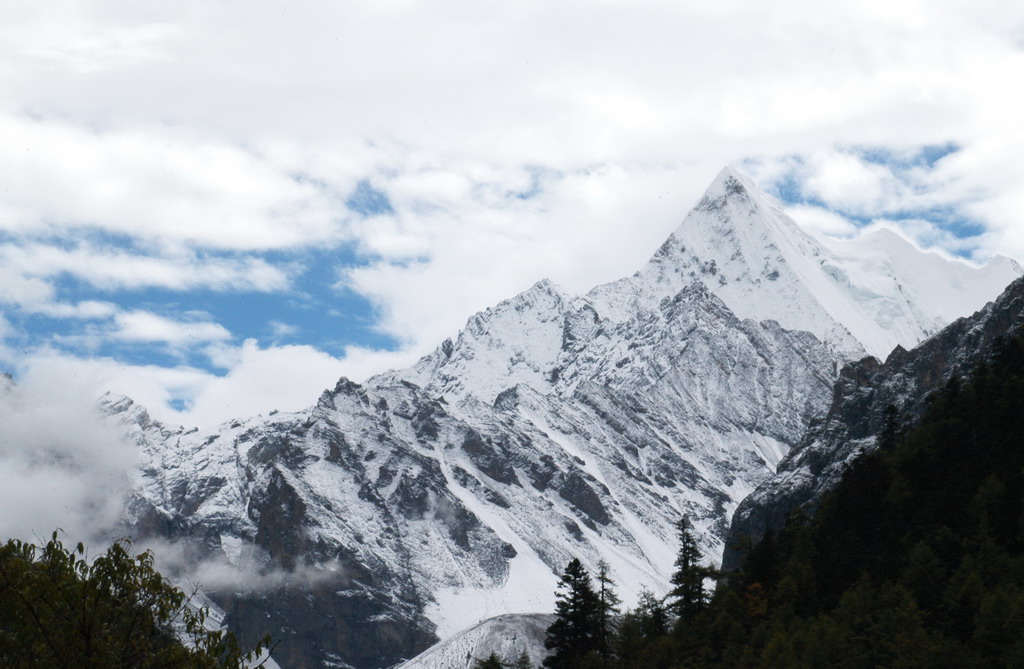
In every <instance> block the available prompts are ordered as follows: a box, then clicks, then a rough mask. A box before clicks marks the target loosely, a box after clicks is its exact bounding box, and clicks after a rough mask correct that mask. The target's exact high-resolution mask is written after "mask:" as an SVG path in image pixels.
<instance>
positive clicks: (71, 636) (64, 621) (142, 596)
mask: <svg viewBox="0 0 1024 669" xmlns="http://www.w3.org/2000/svg"><path fill="white" fill-rule="evenodd" d="M206 617H207V611H206V610H205V609H197V608H194V607H191V606H190V605H189V602H188V599H187V598H186V596H185V594H184V593H182V592H181V591H180V590H178V589H177V588H175V587H173V586H172V585H171V584H169V583H168V582H167V581H166V580H164V578H163V577H162V576H161V575H160V574H159V573H158V572H157V571H156V570H155V569H154V568H153V554H152V553H150V552H149V551H146V552H144V553H142V554H140V555H137V556H132V555H131V553H130V551H129V544H128V542H127V541H126V540H122V541H118V542H116V543H114V544H113V545H112V546H111V547H110V548H109V549H108V550H107V551H106V552H105V553H104V554H102V555H100V556H99V557H97V558H96V559H94V560H92V561H89V560H87V559H86V557H85V548H84V546H82V544H78V546H77V547H75V549H73V550H71V549H68V548H66V547H65V546H64V545H63V544H62V543H61V542H60V541H59V540H58V539H57V533H56V532H54V533H53V536H52V537H51V539H50V541H49V542H47V544H46V545H45V546H43V547H41V548H40V547H37V546H35V545H33V544H28V543H24V542H21V541H18V540H10V541H8V542H7V543H6V544H5V545H3V546H0V666H3V667H5V668H7V669H35V668H39V669H52V668H55V667H56V668H62V667H75V668H76V669H112V668H120V667H125V668H127V667H131V668H133V669H157V668H160V669H178V668H182V669H184V668H188V669H193V668H194V669H215V668H216V669H226V668H232V669H237V668H239V667H243V666H246V665H245V662H246V661H253V660H255V659H256V658H257V657H258V656H259V654H260V651H262V650H263V649H264V647H265V645H266V643H267V642H268V640H266V639H265V640H264V641H263V642H262V643H261V644H260V646H259V647H257V648H256V649H254V650H253V651H252V652H250V653H243V652H242V651H241V649H240V648H239V646H238V642H237V640H236V639H235V637H234V635H233V634H231V633H229V632H225V631H221V630H207V629H206V628H205V626H204V624H205V622H206ZM182 640H184V643H183V641H182Z"/></svg>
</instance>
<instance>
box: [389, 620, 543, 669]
mask: <svg viewBox="0 0 1024 669" xmlns="http://www.w3.org/2000/svg"><path fill="white" fill-rule="evenodd" d="M554 619H555V617H554V616H553V615H545V614H536V613H535V614H507V615H503V616H496V617H494V618H488V619H487V620H484V621H483V622H480V623H477V624H476V625H473V626H471V627H469V628H468V629H465V630H463V631H461V632H459V633H458V634H456V635H454V636H452V637H450V638H448V639H445V640H444V641H441V642H440V643H438V644H436V645H434V646H431V647H430V648H428V649H427V650H425V651H423V652H422V653H420V654H419V655H417V656H416V657H415V658H413V659H411V660H409V661H408V662H405V663H403V664H401V665H399V666H398V667H397V668H396V669H472V667H473V666H474V665H475V664H476V661H477V660H482V659H486V658H487V657H489V656H490V655H491V654H492V653H493V654H494V655H496V656H497V657H498V659H499V660H501V661H502V662H506V663H509V664H511V663H513V662H515V661H516V660H518V659H519V658H521V657H522V655H523V653H525V654H526V657H527V659H529V661H530V664H531V665H532V666H534V667H540V665H541V663H542V662H543V661H544V658H545V657H546V656H547V651H545V650H544V638H545V636H546V634H547V628H548V627H549V626H550V625H551V623H552V622H554Z"/></svg>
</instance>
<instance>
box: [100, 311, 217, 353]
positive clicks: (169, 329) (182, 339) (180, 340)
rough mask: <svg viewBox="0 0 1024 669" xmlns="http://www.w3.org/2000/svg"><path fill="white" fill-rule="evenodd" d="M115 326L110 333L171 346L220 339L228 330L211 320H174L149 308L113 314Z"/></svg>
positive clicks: (125, 338) (129, 338)
mask: <svg viewBox="0 0 1024 669" xmlns="http://www.w3.org/2000/svg"><path fill="white" fill-rule="evenodd" d="M114 323H115V325H116V328H115V329H114V331H113V332H112V333H110V336H111V337H113V338H114V339H119V340H121V341H129V342H161V343H167V344H171V345H174V346H186V345H187V346H197V345H200V344H203V343H205V342H211V341H213V342H216V341H223V340H226V339H230V338H231V333H230V332H229V331H228V330H227V328H225V327H224V326H223V325H220V324H219V323H212V322H210V321H203V320H193V321H176V320H172V319H170V318H165V317H163V316H160V315H158V314H154V313H151V312H148V311H128V312H123V313H119V314H117V315H115V316H114Z"/></svg>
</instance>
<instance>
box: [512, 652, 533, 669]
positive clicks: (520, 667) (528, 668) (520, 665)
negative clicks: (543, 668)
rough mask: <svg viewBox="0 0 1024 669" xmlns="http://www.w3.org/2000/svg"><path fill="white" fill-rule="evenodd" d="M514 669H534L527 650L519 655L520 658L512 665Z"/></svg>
mask: <svg viewBox="0 0 1024 669" xmlns="http://www.w3.org/2000/svg"><path fill="white" fill-rule="evenodd" d="M512 669H533V662H531V661H530V655H529V654H528V653H527V652H526V651H525V650H524V651H523V652H522V653H519V657H518V658H517V659H516V661H515V662H513V663H512Z"/></svg>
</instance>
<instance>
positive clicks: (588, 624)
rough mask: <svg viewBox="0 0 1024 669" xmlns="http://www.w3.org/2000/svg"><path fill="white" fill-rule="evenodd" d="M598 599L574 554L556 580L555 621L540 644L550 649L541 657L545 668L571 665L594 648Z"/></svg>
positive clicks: (598, 632) (598, 623) (597, 618)
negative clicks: (558, 579)
mask: <svg viewBox="0 0 1024 669" xmlns="http://www.w3.org/2000/svg"><path fill="white" fill-rule="evenodd" d="M599 608H600V600H599V599H598V596H597V594H596V593H595V592H594V587H593V584H592V583H591V581H590V574H589V573H588V572H587V570H586V569H585V568H584V567H583V564H582V563H581V562H580V561H579V559H577V558H573V559H572V560H570V561H569V564H568V565H566V567H565V573H563V574H562V577H561V579H560V581H559V583H558V594H557V597H556V601H555V622H553V623H551V626H550V627H548V630H547V638H546V639H545V641H544V646H545V648H547V649H548V650H550V651H552V653H551V655H549V656H548V657H547V659H545V660H544V666H545V667H548V668H549V669H573V668H574V667H577V666H579V665H581V664H582V663H583V661H584V658H586V657H587V656H588V655H589V654H590V653H595V654H596V653H597V652H598V644H599V636H600V631H599V630H600V617H599Z"/></svg>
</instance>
